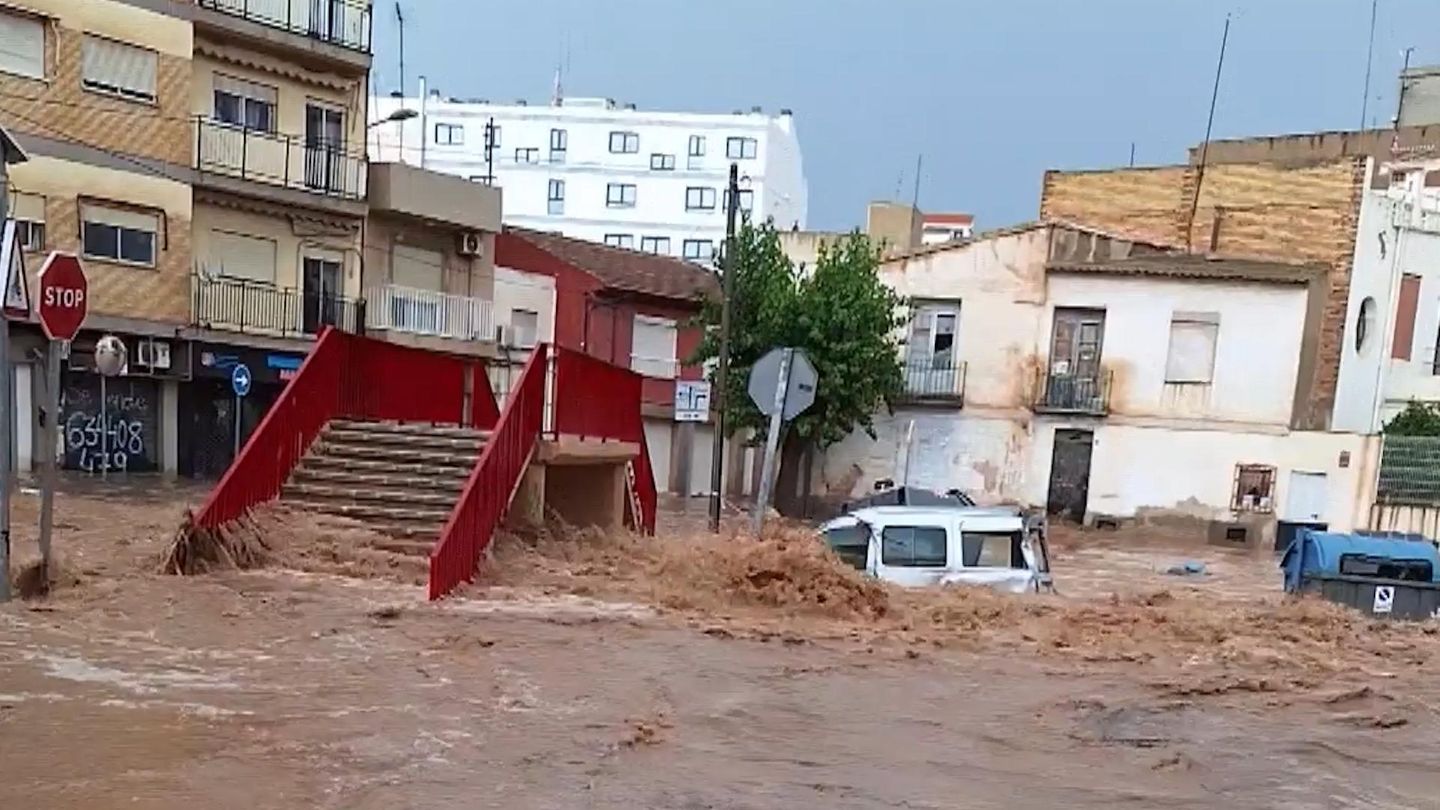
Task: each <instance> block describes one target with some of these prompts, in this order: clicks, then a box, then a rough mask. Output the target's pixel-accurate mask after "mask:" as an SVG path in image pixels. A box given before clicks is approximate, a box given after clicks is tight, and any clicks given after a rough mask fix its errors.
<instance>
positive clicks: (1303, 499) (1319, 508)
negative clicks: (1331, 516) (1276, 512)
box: [1285, 470, 1326, 523]
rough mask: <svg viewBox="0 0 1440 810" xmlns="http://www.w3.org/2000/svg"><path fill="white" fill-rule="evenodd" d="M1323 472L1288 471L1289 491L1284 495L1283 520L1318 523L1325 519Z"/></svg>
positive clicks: (1324, 481) (1324, 479) (1324, 482)
mask: <svg viewBox="0 0 1440 810" xmlns="http://www.w3.org/2000/svg"><path fill="white" fill-rule="evenodd" d="M1325 488H1326V478H1325V473H1312V472H1300V471H1298V470H1296V471H1292V472H1291V473H1290V492H1289V494H1287V495H1286V497H1285V520H1287V521H1289V522H1292V523H1320V522H1323V521H1324V520H1325Z"/></svg>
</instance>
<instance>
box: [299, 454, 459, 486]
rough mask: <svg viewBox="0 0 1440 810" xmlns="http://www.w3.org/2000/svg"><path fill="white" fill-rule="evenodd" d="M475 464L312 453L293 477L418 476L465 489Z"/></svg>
mask: <svg viewBox="0 0 1440 810" xmlns="http://www.w3.org/2000/svg"><path fill="white" fill-rule="evenodd" d="M473 468H474V465H473V464H471V465H466V466H463V467H462V466H457V465H451V466H446V465H436V464H428V463H425V462H407V461H390V460H388V459H384V458H348V457H346V456H327V455H322V454H319V453H314V452H312V453H311V454H309V455H307V456H305V458H303V459H301V460H300V464H299V465H298V466H297V467H296V468H295V472H296V474H300V473H304V474H307V475H308V474H309V473H312V472H324V473H332V472H333V473H339V474H350V475H374V476H396V477H412V478H414V477H418V478H427V479H431V480H435V481H444V482H445V483H446V484H447V485H452V484H453V485H455V486H462V487H463V486H464V485H465V480H466V479H467V478H469V477H470V471H471V469H473Z"/></svg>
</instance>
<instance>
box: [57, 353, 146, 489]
mask: <svg viewBox="0 0 1440 810" xmlns="http://www.w3.org/2000/svg"><path fill="white" fill-rule="evenodd" d="M63 394H64V397H65V400H64V408H63V410H62V413H63V421H62V422H61V424H60V427H61V437H62V439H61V440H62V442H63V444H64V448H65V455H64V466H65V469H67V470H81V471H84V472H92V473H93V472H105V471H108V472H154V471H155V470H157V469H158V468H159V466H158V463H157V461H156V454H157V452H158V448H157V446H156V422H157V412H158V408H159V404H158V403H157V402H156V396H155V384H154V383H153V382H151V381H146V380H111V381H109V382H108V383H107V385H106V392H105V405H104V407H103V408H102V407H101V400H100V383H99V378H98V377H95V376H93V375H86V376H85V377H82V378H80V379H77V380H74V381H73V382H72V383H71V384H69V385H67V386H66V387H65V390H64V392H63Z"/></svg>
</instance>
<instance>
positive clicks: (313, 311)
mask: <svg viewBox="0 0 1440 810" xmlns="http://www.w3.org/2000/svg"><path fill="white" fill-rule="evenodd" d="M192 293H193V298H192V303H191V310H190V311H191V325H192V326H195V327H197V328H199V329H214V330H217V331H221V332H241V333H244V334H248V335H263V336H267V337H306V336H313V335H317V334H319V333H320V330H322V329H324V328H325V327H326V326H334V327H336V328H338V329H343V330H345V331H347V332H355V333H357V334H363V333H364V331H365V309H366V306H365V301H364V300H363V299H362V300H359V301H356V300H352V299H349V298H344V297H341V296H338V295H323V294H316V293H306V292H304V291H301V290H295V289H289V288H285V287H276V286H275V285H273V284H264V283H261V282H257V281H249V280H246V279H239V278H228V277H225V276H208V275H203V274H196V275H194V276H192Z"/></svg>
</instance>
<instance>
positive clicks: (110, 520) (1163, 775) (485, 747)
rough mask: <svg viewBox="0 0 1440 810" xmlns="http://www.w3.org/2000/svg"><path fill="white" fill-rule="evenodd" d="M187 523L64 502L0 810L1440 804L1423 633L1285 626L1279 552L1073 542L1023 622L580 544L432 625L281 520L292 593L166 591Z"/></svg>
mask: <svg viewBox="0 0 1440 810" xmlns="http://www.w3.org/2000/svg"><path fill="white" fill-rule="evenodd" d="M196 497H197V493H195V492H193V491H188V490H177V491H173V492H159V493H150V494H145V493H136V492H126V493H122V494H120V495H106V496H100V495H96V494H93V493H89V494H86V493H79V494H70V495H67V496H64V497H63V498H62V499H61V501H60V504H59V509H58V515H59V530H58V532H57V547H58V548H59V549H60V552H61V554H62V572H63V575H62V576H61V577H60V581H59V583H58V586H57V590H56V591H55V592H54V593H52V595H51V596H50V597H48V598H47V599H44V600H40V601H28V602H17V603H13V604H11V605H8V606H3V607H0V807H3V808H10V807H16V808H26V809H27V810H48V809H49V808H114V807H127V808H156V809H157V810H158V809H160V808H165V809H166V810H169V809H170V808H177V809H178V808H187V809H188V808H193V807H197V806H199V807H205V808H209V809H210V810H223V809H224V808H244V809H245V810H254V808H292V807H293V808H345V809H346V810H351V809H352V808H384V809H385V810H396V809H397V808H507V810H510V809H514V810H520V809H523V808H572V807H574V808H696V809H697V810H698V809H699V808H774V807H805V808H812V807H825V808H831V807H834V808H852V807H853V808H871V807H882V808H883V807H897V808H953V807H972V808H986V807H997V808H998V807H1005V808H1050V807H1070V808H1107V810H1113V808H1116V807H1146V808H1199V807H1225V808H1249V807H1255V808H1262V807H1263V808H1360V807H1366V808H1378V807H1385V808H1430V807H1440V774H1437V772H1436V768H1435V763H1436V754H1435V744H1436V742H1437V740H1440V687H1437V685H1436V683H1435V679H1434V678H1433V674H1432V675H1431V676H1429V677H1427V675H1426V671H1427V668H1428V670H1429V672H1430V673H1433V672H1434V669H1433V667H1434V665H1435V662H1436V654H1437V651H1440V637H1437V636H1436V634H1435V628H1434V626H1433V625H1431V626H1396V625H1387V624H1377V623H1372V622H1369V621H1366V620H1363V619H1360V618H1358V617H1356V616H1352V615H1350V614H1347V613H1345V612H1344V611H1343V610H1341V609H1339V608H1335V607H1333V606H1328V605H1322V604H1314V603H1289V602H1286V601H1285V600H1284V598H1283V597H1282V596H1281V595H1280V594H1279V593H1278V582H1277V579H1278V578H1277V577H1276V576H1275V575H1274V570H1273V562H1272V561H1271V559H1270V558H1269V557H1268V556H1267V557H1252V556H1247V555H1243V554H1241V555H1236V554H1234V553H1231V552H1226V551H1221V550H1216V549H1210V548H1206V547H1204V546H1188V547H1187V546H1184V545H1183V544H1177V543H1176V542H1173V541H1171V540H1166V541H1165V542H1160V541H1159V540H1156V539H1155V538H1148V537H1147V536H1146V535H1145V534H1144V533H1140V532H1130V533H1122V534H1109V535H1091V534H1069V535H1065V536H1062V537H1060V538H1059V541H1058V542H1057V553H1056V558H1057V559H1056V569H1057V577H1058V579H1059V582H1060V584H1061V590H1062V594H1061V595H1060V596H1058V597H1055V598H1034V597H1032V598H1028V599H1027V598H1025V597H1009V596H1000V595H990V594H984V593H976V592H973V591H966V592H946V593H939V594H934V593H931V594H916V593H901V592H897V591H892V590H889V589H886V588H882V587H879V586H876V585H874V584H873V583H867V582H864V581H862V580H859V579H858V578H856V577H854V576H853V575H852V574H851V572H849V571H847V570H846V569H843V568H840V567H837V566H835V565H834V563H833V561H831V560H830V559H829V558H828V557H826V556H825V555H824V553H823V551H820V550H818V549H815V548H814V546H813V544H811V543H809V542H808V535H807V534H806V533H805V532H804V531H801V530H788V531H779V532H776V533H775V534H774V536H772V537H768V538H767V541H766V542H764V543H760V542H756V541H753V540H744V539H730V538H726V539H724V540H722V541H720V542H715V541H712V540H710V539H708V538H704V537H697V536H694V535H693V533H691V532H689V531H688V530H686V529H683V528H678V529H674V530H672V531H669V532H666V531H662V532H661V537H660V538H659V539H657V540H654V541H649V540H640V539H635V538H625V537H602V536H598V535H585V534H580V535H576V534H573V533H563V532H556V533H553V534H546V535H542V536H539V537H533V536H532V537H507V538H505V539H504V540H503V541H502V542H501V543H500V547H499V548H498V549H497V553H496V560H495V562H494V563H493V564H492V565H491V566H490V567H489V568H488V569H487V570H486V573H485V576H484V577H482V580H481V582H480V583H478V584H477V585H476V586H474V587H471V588H469V589H468V590H467V591H466V592H465V593H463V594H460V595H459V596H457V597H456V598H452V599H448V600H446V601H444V602H441V603H439V604H428V603H426V602H425V601H424V598H423V597H424V594H423V591H422V589H421V587H420V586H419V585H418V584H417V582H416V576H417V570H416V569H415V568H414V566H413V565H411V564H409V563H408V562H406V561H404V560H387V559H386V558H385V557H384V556H383V554H381V553H379V552H375V551H373V550H371V549H369V548H368V539H367V533H366V532H365V531H364V530H363V528H362V527H357V526H353V525H345V524H337V523H322V522H320V520H321V519H319V518H310V517H309V516H304V515H293V514H284V513H279V512H274V513H271V514H267V515H263V516H262V518H261V520H260V522H259V528H258V529H257V531H261V532H264V533H268V534H269V537H268V541H269V542H270V543H271V545H272V549H271V552H272V554H273V558H274V559H273V562H272V564H271V565H270V566H268V567H266V568H264V569H262V570H256V571H248V572H238V571H225V572H218V573H212V574H208V575H204V576H194V577H173V576H161V575H159V574H157V573H155V571H156V561H157V560H158V559H159V557H160V555H161V553H162V551H163V550H164V548H165V545H166V543H167V542H168V541H169V539H170V536H171V534H172V533H173V530H174V527H175V526H176V524H177V523H178V520H179V517H180V513H181V511H182V509H183V506H184V505H185V504H186V503H187V502H189V501H193V499H195V498H196ZM33 516H34V499H33V497H30V496H24V495H22V496H19V497H18V498H17V508H16V524H17V538H16V550H17V553H18V555H19V556H21V557H22V558H25V557H28V556H30V555H31V554H32V549H33V530H30V529H29V528H28V527H31V526H33V525H34V520H33ZM675 525H677V526H681V525H684V524H683V521H681V522H677V523H676V524H675ZM27 532H29V533H28V534H27ZM1187 559H1196V560H1201V561H1204V562H1206V564H1207V568H1208V572H1209V573H1208V574H1207V575H1206V576H1203V577H1195V578H1184V579H1181V578H1177V577H1171V576H1167V575H1165V574H1164V573H1162V572H1163V571H1164V569H1165V568H1167V567H1168V566H1170V565H1173V564H1174V563H1176V562H1181V561H1184V560H1187Z"/></svg>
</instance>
